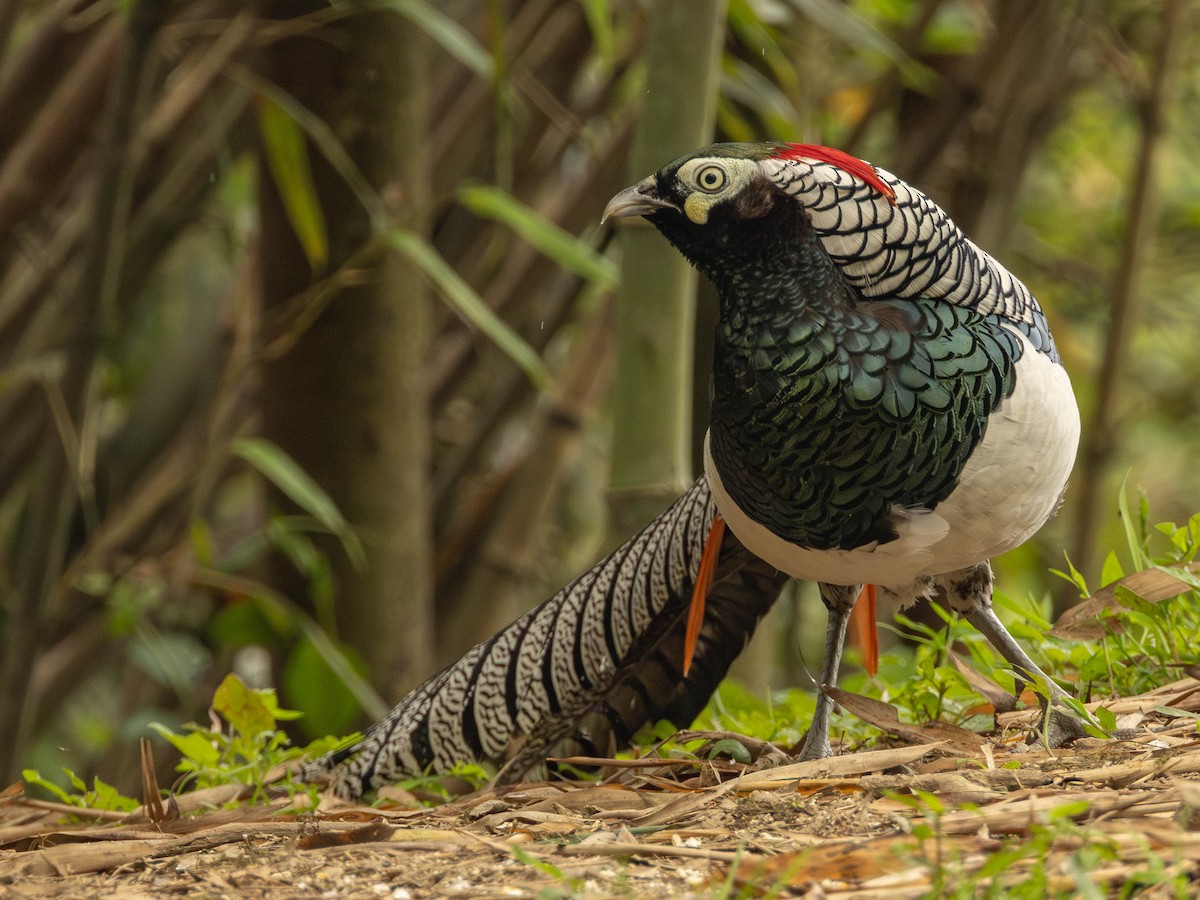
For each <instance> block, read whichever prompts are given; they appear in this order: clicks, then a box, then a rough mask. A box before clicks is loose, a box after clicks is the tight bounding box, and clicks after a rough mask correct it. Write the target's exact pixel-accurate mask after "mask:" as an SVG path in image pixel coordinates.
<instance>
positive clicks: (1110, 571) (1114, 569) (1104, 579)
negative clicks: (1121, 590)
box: [1100, 550, 1125, 587]
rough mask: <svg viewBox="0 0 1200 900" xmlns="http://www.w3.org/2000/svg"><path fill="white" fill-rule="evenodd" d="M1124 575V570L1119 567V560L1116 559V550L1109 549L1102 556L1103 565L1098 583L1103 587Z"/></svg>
mask: <svg viewBox="0 0 1200 900" xmlns="http://www.w3.org/2000/svg"><path fill="white" fill-rule="evenodd" d="M1124 577H1125V570H1124V569H1122V568H1121V561H1120V560H1119V559H1117V554H1116V552H1114V551H1112V550H1110V551H1109V552H1108V556H1106V557H1105V558H1104V567H1103V568H1102V569H1101V570H1100V585H1101V586H1102V587H1103V586H1104V585H1108V584H1112V583H1113V582H1114V581H1118V580H1120V579H1121V578H1124Z"/></svg>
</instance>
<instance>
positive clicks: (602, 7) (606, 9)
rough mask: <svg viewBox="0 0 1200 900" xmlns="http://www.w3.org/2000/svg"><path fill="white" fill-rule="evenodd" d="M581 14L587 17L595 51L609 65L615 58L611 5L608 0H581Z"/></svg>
mask: <svg viewBox="0 0 1200 900" xmlns="http://www.w3.org/2000/svg"><path fill="white" fill-rule="evenodd" d="M583 14H584V15H585V16H586V17H587V23H588V29H589V30H590V31H591V33H592V43H593V44H595V45H596V53H597V54H598V55H599V57H600V59H601V60H603V61H604V64H605V65H606V66H611V65H612V64H613V62H614V61H615V60H616V51H615V49H614V47H615V46H616V42H615V40H614V38H613V25H612V7H611V5H610V4H609V2H608V0H583Z"/></svg>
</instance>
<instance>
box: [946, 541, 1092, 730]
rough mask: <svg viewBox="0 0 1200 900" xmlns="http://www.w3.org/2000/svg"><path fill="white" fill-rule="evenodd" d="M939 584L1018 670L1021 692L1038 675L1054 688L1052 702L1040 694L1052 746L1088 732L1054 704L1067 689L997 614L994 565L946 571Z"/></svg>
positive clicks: (970, 620)
mask: <svg viewBox="0 0 1200 900" xmlns="http://www.w3.org/2000/svg"><path fill="white" fill-rule="evenodd" d="M937 582H938V584H939V585H940V586H941V587H942V588H944V589H945V591H946V599H947V600H948V601H949V603H950V606H951V607H952V608H954V609H956V610H957V611H958V612H960V613H962V616H963V618H965V619H966V620H967V621H968V622H970V623H971V624H972V625H973V626H975V628H976V629H977V630H978V631H979V633H980V634H982V635H983V636H984V637H985V638H987V641H988V643H989V644H991V645H992V646H993V647H994V648H995V649H996V652H997V653H999V654H1000V655H1001V656H1003V657H1004V659H1005V660H1007V661H1008V664H1009V665H1010V666H1012V667H1013V669H1014V671H1015V672H1016V673H1017V693H1018V694H1019V693H1020V692H1021V688H1022V681H1021V679H1022V678H1026V679H1030V680H1033V679H1036V680H1039V681H1041V682H1043V683H1044V684H1046V685H1047V686H1048V687H1049V689H1050V703H1049V704H1047V702H1046V699H1045V698H1039V702H1040V703H1041V705H1042V710H1043V712H1044V713H1046V714H1047V715H1048V716H1049V719H1048V729H1047V734H1048V737H1049V742H1050V746H1052V747H1059V746H1062V745H1063V744H1065V743H1067V742H1068V741H1072V740H1074V739H1075V738H1077V737H1082V736H1083V734H1084V731H1083V725H1082V724H1080V722H1079V721H1078V720H1076V719H1075V718H1073V717H1071V716H1069V715H1067V714H1065V713H1063V712H1062V711H1061V710H1057V709H1055V708H1054V706H1053V704H1054V702H1055V701H1056V700H1058V699H1059V698H1061V697H1067V696H1069V694H1067V692H1066V691H1064V690H1063V689H1062V688H1060V687H1059V686H1058V685H1057V684H1055V683H1054V681H1053V680H1052V679H1051V678H1050V676H1049V675H1047V674H1046V673H1045V672H1043V671H1042V670H1041V669H1040V668H1039V667H1038V665H1037V663H1035V662H1034V661H1033V660H1032V659H1030V658H1029V655H1028V654H1027V653H1026V652H1025V651H1024V649H1022V647H1021V645H1020V644H1018V643H1017V639H1016V638H1014V637H1013V636H1012V635H1011V634H1009V632H1008V629H1007V628H1005V627H1004V623H1003V622H1001V621H1000V619H999V618H997V616H996V613H995V612H994V611H993V610H992V566H991V564H990V563H987V562H983V563H980V564H979V565H978V566H975V567H974V568H973V569H964V570H963V571H961V572H955V573H952V574H950V575H942V576H940V577H939V578H938V579H937Z"/></svg>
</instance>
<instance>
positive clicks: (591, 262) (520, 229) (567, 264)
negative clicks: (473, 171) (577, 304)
mask: <svg viewBox="0 0 1200 900" xmlns="http://www.w3.org/2000/svg"><path fill="white" fill-rule="evenodd" d="M458 199H459V200H460V201H462V203H463V205H464V206H466V207H467V209H469V210H471V212H473V213H475V215H477V216H483V217H484V218H487V219H492V220H494V221H497V222H500V223H502V224H504V225H507V226H508V227H509V228H511V229H512V230H513V231H515V232H516V233H517V234H518V235H519V236H520V237H521V239H522V240H524V241H525V242H526V243H528V244H529V245H530V246H531V247H533V248H534V249H535V250H537V251H538V252H539V253H542V254H544V255H545V256H548V257H549V258H550V259H552V260H554V261H555V262H556V263H558V264H559V265H560V266H562V267H563V268H565V269H570V270H571V271H572V272H574V273H575V274H576V275H579V276H580V277H582V278H586V279H587V280H588V281H592V282H599V283H600V284H602V285H603V286H605V287H614V286H615V285H616V283H617V278H618V275H617V267H616V266H614V265H613V264H612V262H611V261H609V260H607V259H605V258H604V257H603V256H601V255H600V254H598V253H597V252H596V251H594V250H593V249H592V248H591V247H589V246H587V245H586V244H585V243H583V242H582V241H581V240H579V238H577V237H575V236H574V235H572V234H570V233H569V232H567V231H564V230H563V229H561V228H559V227H558V226H557V225H555V224H554V223H553V222H551V221H549V220H547V219H546V218H545V217H543V216H541V215H539V214H538V213H536V212H535V211H534V210H532V209H530V208H529V207H528V206H526V205H525V204H523V203H521V202H520V201H519V200H517V199H516V198H515V197H514V196H513V195H512V194H510V193H508V192H507V191H504V190H501V189H500V188H498V187H493V186H491V185H483V184H476V185H468V186H466V187H462V188H459V191H458Z"/></svg>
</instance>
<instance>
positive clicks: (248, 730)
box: [212, 672, 275, 736]
mask: <svg viewBox="0 0 1200 900" xmlns="http://www.w3.org/2000/svg"><path fill="white" fill-rule="evenodd" d="M212 707H213V709H215V710H216V711H217V712H218V713H220V714H221V715H222V716H224V717H225V719H226V721H228V722H229V724H230V725H232V726H233V727H234V728H235V729H236V730H237V731H238V732H239V733H240V734H244V735H247V736H254V735H259V734H262V733H263V732H264V731H274V730H275V717H274V716H272V715H271V711H270V710H269V709H267V706H266V704H264V703H263V701H262V698H261V697H259V696H258V694H257V693H256V692H255V691H253V690H251V689H250V688H248V687H247V686H246V685H245V683H244V682H243V681H242V679H240V678H238V677H237V676H236V675H234V674H233V673H232V672H231V673H229V674H228V675H226V676H225V680H224V681H222V682H221V683H220V685H218V686H217V690H216V692H215V693H214V694H213V700H212Z"/></svg>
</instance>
